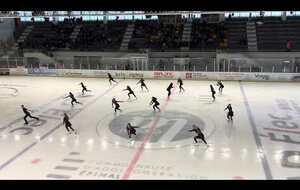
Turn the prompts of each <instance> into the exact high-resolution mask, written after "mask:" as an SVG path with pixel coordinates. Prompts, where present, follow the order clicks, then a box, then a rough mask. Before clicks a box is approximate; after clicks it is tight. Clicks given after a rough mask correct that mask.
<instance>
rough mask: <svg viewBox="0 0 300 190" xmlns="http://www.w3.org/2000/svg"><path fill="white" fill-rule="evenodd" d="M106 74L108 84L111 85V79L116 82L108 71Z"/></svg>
mask: <svg viewBox="0 0 300 190" xmlns="http://www.w3.org/2000/svg"><path fill="white" fill-rule="evenodd" d="M107 75H108V78H109V84H110V85H111V81H113V82H115V83H118V82H117V81H115V79H114V78H113V77H112V76H111V74H110V73H107Z"/></svg>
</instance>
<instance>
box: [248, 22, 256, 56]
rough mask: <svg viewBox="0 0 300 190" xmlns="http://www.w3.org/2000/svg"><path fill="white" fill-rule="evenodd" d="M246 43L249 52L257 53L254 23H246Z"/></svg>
mask: <svg viewBox="0 0 300 190" xmlns="http://www.w3.org/2000/svg"><path fill="white" fill-rule="evenodd" d="M247 42H248V50H249V51H257V36H256V25H255V22H247Z"/></svg>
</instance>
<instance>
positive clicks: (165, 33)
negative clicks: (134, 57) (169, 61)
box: [129, 20, 183, 50]
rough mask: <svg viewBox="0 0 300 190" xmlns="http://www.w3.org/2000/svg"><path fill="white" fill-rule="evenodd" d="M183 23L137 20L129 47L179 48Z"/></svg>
mask: <svg viewBox="0 0 300 190" xmlns="http://www.w3.org/2000/svg"><path fill="white" fill-rule="evenodd" d="M182 32H183V24H181V23H178V24H166V23H161V22H159V21H158V20H150V21H147V20H137V21H135V28H134V31H133V35H132V38H131V40H130V42H129V49H144V48H150V49H160V50H163V49H179V48H180V46H181V37H182Z"/></svg>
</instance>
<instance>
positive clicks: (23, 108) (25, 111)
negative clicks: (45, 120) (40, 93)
mask: <svg viewBox="0 0 300 190" xmlns="http://www.w3.org/2000/svg"><path fill="white" fill-rule="evenodd" d="M21 107H22V110H23V112H24V113H25V116H24V120H25V124H26V125H28V121H27V119H26V118H27V117H30V118H33V119H36V120H40V119H39V118H38V117H34V116H32V115H31V114H30V112H29V111H30V110H28V109H27V108H25V106H24V105H21Z"/></svg>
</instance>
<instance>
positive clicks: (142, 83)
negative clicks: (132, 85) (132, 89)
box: [136, 78, 149, 92]
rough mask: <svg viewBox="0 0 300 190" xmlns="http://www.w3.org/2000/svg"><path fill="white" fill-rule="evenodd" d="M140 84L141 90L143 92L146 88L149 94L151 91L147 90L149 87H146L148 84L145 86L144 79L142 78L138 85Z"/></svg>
mask: <svg viewBox="0 0 300 190" xmlns="http://www.w3.org/2000/svg"><path fill="white" fill-rule="evenodd" d="M139 83H141V89H142V91H143V87H145V88H146V89H147V92H149V90H148V88H147V86H146V84H145V80H144V78H141V79H140V80H139V82H138V83H136V84H139Z"/></svg>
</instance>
